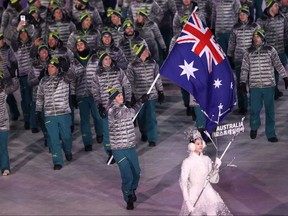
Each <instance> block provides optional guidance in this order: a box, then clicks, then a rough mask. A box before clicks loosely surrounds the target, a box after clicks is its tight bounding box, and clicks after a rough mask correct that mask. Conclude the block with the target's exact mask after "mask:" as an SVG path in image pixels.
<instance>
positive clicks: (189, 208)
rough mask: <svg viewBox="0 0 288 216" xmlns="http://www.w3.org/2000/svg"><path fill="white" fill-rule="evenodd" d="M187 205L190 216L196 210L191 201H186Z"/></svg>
mask: <svg viewBox="0 0 288 216" xmlns="http://www.w3.org/2000/svg"><path fill="white" fill-rule="evenodd" d="M186 205H187V208H188V211H189V215H190V214H191V213H192V212H193V211H194V210H195V207H193V204H192V203H191V202H190V201H189V200H187V201H186Z"/></svg>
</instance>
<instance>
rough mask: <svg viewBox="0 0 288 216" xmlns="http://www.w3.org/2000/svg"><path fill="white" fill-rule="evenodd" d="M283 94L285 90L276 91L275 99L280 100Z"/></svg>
mask: <svg viewBox="0 0 288 216" xmlns="http://www.w3.org/2000/svg"><path fill="white" fill-rule="evenodd" d="M282 96H283V92H281V91H278V92H276V93H275V95H274V100H278V99H279V98H280V97H282Z"/></svg>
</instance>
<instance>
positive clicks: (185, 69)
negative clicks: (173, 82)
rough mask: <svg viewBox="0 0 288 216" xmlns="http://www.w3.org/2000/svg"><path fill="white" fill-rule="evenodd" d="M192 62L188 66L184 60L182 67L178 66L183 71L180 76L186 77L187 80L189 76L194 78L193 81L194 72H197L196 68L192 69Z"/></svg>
mask: <svg viewBox="0 0 288 216" xmlns="http://www.w3.org/2000/svg"><path fill="white" fill-rule="evenodd" d="M193 64H194V61H192V62H191V63H190V64H188V63H187V62H186V60H184V65H179V67H180V68H182V69H183V71H182V72H181V74H180V76H182V75H185V74H186V76H187V80H189V79H190V76H192V77H194V79H196V77H195V75H194V72H195V71H198V68H194V67H193Z"/></svg>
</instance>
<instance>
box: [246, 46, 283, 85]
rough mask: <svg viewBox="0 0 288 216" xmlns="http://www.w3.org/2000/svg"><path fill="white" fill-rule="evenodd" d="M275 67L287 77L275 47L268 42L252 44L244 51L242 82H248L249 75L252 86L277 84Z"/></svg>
mask: <svg viewBox="0 0 288 216" xmlns="http://www.w3.org/2000/svg"><path fill="white" fill-rule="evenodd" d="M274 67H275V69H276V70H277V71H278V73H279V75H280V76H281V77H282V78H284V77H287V74H286V71H285V68H284V67H283V65H282V63H281V62H280V59H279V56H278V54H277V51H276V50H275V48H274V47H272V46H269V45H266V44H263V45H262V46H258V47H255V46H252V47H250V48H249V49H248V51H246V52H245V53H244V57H243V62H242V67H241V77H240V82H244V83H247V79H248V76H249V87H250V88H270V87H273V86H275V77H274Z"/></svg>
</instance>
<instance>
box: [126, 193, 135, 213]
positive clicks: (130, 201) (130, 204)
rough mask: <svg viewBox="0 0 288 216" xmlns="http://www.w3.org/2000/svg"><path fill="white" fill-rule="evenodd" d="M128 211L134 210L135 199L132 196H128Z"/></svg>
mask: <svg viewBox="0 0 288 216" xmlns="http://www.w3.org/2000/svg"><path fill="white" fill-rule="evenodd" d="M126 209H127V210H133V209H134V203H133V197H132V195H129V196H128V201H127V206H126Z"/></svg>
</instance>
